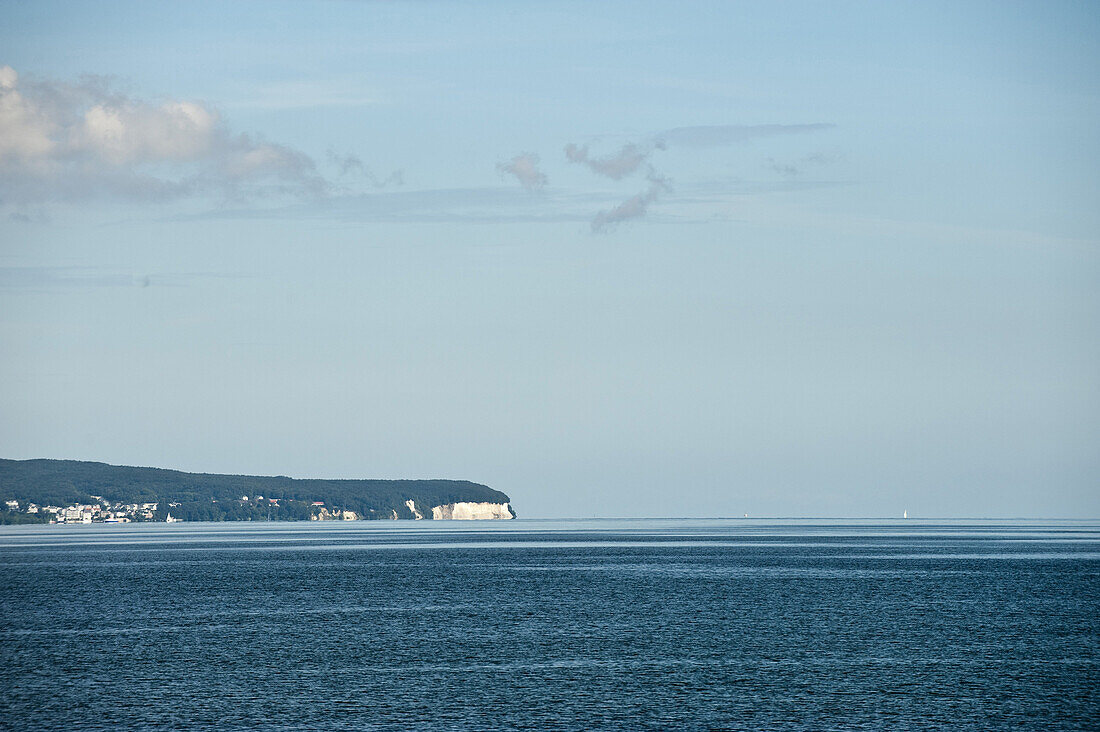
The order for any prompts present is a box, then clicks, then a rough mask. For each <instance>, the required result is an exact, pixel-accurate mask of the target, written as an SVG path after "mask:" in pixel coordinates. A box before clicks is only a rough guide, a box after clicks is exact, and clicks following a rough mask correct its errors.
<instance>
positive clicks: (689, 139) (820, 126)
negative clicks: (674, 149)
mask: <svg viewBox="0 0 1100 732" xmlns="http://www.w3.org/2000/svg"><path fill="white" fill-rule="evenodd" d="M834 127H836V125H834V124H830V123H826V122H817V123H814V124H804V125H707V126H701V127H675V128H673V129H671V130H665V131H664V132H658V133H657V134H656V135H654V142H655V144H656V145H658V146H664V145H669V146H675V145H679V146H682V147H718V146H722V145H733V144H736V143H739V142H745V141H747V140H752V139H755V138H758V137H776V136H778V135H798V134H803V133H807V132H821V131H824V130H831V129H833V128H834Z"/></svg>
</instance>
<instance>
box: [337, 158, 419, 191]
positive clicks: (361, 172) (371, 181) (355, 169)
mask: <svg viewBox="0 0 1100 732" xmlns="http://www.w3.org/2000/svg"><path fill="white" fill-rule="evenodd" d="M327 156H328V161H329V163H331V164H332V165H334V166H335V167H336V168H337V170H339V171H340V175H341V176H349V175H358V176H360V177H361V178H363V179H364V180H365V181H366V182H367V184H368V185H370V186H371V187H372V188H386V187H388V186H391V185H392V186H400V185H404V184H405V173H404V172H403V171H401V170H395V171H393V172H392V173H390V174H389V175H388V176H386V177H385V178H379V177H378V176H377V175H375V174H374V172H373V171H372V170H371V169H370V168H368V167H367V166H366V165H365V164H364V163H363V161H362V159H360V158H359V157H358V156H357V155H352V154H350V153H345V154H340V153H337V152H335V151H333V150H329V151H328V153H327Z"/></svg>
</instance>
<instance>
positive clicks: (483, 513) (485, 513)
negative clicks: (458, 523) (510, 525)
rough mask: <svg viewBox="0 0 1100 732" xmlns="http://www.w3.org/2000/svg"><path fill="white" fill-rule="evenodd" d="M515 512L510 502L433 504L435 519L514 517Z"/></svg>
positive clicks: (433, 516)
mask: <svg viewBox="0 0 1100 732" xmlns="http://www.w3.org/2000/svg"><path fill="white" fill-rule="evenodd" d="M515 517H516V514H515V512H514V511H513V510H512V506H511V504H508V503H470V502H462V503H446V504H443V505H442V506H432V518H433V519H459V520H472V519H514V518H515Z"/></svg>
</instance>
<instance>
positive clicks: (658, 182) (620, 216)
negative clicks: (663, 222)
mask: <svg viewBox="0 0 1100 732" xmlns="http://www.w3.org/2000/svg"><path fill="white" fill-rule="evenodd" d="M669 190H671V185H670V183H669V180H668V179H667V178H665V177H663V176H660V175H657V174H656V173H654V172H652V171H650V174H649V188H647V189H645V190H644V191H642V192H641V193H639V194H637V195H634V196H631V197H630V198H628V199H626V200H625V201H623V202H622V203H620V204H619V205H618V206H615V207H614V208H610V209H606V210H604V211H600V212H599V213H598V214H596V217H595V218H594V219H592V231H594V232H597V233H599V232H603V231H607V230H608V229H610V228H611V227H613V226H615V225H616V224H619V223H622V222H623V221H629V220H630V219H637V218H641V217H642V216H645V214H646V211H647V210H649V205H650V204H651V203H653V202H654V201H656V200H657V198H658V197H659V196H660V195H661V194H662V193H665V192H667V191H669Z"/></svg>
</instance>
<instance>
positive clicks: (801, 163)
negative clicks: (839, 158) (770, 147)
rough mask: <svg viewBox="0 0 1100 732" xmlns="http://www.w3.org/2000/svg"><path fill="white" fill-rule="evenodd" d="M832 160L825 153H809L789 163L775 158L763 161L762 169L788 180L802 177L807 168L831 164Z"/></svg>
mask: <svg viewBox="0 0 1100 732" xmlns="http://www.w3.org/2000/svg"><path fill="white" fill-rule="evenodd" d="M832 159H833V158H832V157H831V156H829V155H826V154H825V153H811V154H810V155H805V156H803V157H802V158H800V159H798V160H796V161H794V162H789V163H785V162H781V161H779V160H776V159H775V158H768V159H767V160H765V161H764V167H765V168H767V169H768V170H771V171H772V172H774V173H779V174H780V175H783V176H786V177H788V178H794V177H795V176H799V175H802V173H804V172H805V170H806V168H807V167H809V166H820V165H826V164H828V163H830V162H832Z"/></svg>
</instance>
